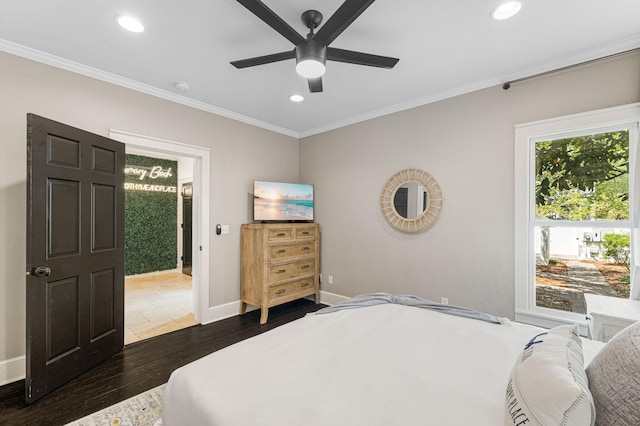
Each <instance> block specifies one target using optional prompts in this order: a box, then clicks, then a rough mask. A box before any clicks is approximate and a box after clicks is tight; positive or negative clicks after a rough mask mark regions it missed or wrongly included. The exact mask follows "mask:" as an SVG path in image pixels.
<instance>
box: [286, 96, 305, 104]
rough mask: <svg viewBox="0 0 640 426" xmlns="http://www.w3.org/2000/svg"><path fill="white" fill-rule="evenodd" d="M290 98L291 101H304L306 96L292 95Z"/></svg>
mask: <svg viewBox="0 0 640 426" xmlns="http://www.w3.org/2000/svg"><path fill="white" fill-rule="evenodd" d="M289 100H290V101H291V102H302V101H304V96H302V95H291V96H289Z"/></svg>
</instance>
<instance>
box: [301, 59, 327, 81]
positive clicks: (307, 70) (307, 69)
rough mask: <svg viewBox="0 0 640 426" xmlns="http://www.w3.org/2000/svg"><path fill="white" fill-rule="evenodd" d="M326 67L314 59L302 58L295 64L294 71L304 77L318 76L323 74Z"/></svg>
mask: <svg viewBox="0 0 640 426" xmlns="http://www.w3.org/2000/svg"><path fill="white" fill-rule="evenodd" d="M326 70H327V67H326V66H325V65H324V64H323V63H322V62H319V61H317V60H316V59H304V60H302V61H299V62H298V63H297V64H296V72H297V73H298V75H300V76H302V77H304V78H318V77H322V76H323V75H324V72H325V71H326Z"/></svg>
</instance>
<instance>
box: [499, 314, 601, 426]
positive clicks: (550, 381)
mask: <svg viewBox="0 0 640 426" xmlns="http://www.w3.org/2000/svg"><path fill="white" fill-rule="evenodd" d="M577 332H578V326H577V325H563V326H560V327H556V328H553V329H551V330H549V331H548V332H547V333H542V334H539V335H537V336H535V337H534V338H533V339H531V340H530V341H529V343H527V345H526V346H525V349H524V350H523V351H522V353H521V354H520V356H519V357H518V359H517V360H516V364H515V365H514V367H513V369H512V370H511V376H509V382H508V384H507V394H506V409H505V418H504V424H505V425H511V426H513V425H518V426H521V425H527V426H532V425H536V426H552V425H563V426H570V425H575V426H587V425H591V426H593V425H594V423H595V408H594V405H593V398H592V396H591V393H590V392H589V385H588V382H587V376H586V374H585V371H584V358H583V355H582V342H581V341H580V337H578V334H577Z"/></svg>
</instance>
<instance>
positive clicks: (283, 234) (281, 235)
mask: <svg viewBox="0 0 640 426" xmlns="http://www.w3.org/2000/svg"><path fill="white" fill-rule="evenodd" d="M285 235H287V234H285V233H284V232H278V233H277V234H276V237H284V236H285Z"/></svg>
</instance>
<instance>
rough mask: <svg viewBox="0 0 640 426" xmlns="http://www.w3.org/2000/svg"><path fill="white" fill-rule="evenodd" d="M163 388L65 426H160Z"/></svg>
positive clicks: (155, 389) (161, 386)
mask: <svg viewBox="0 0 640 426" xmlns="http://www.w3.org/2000/svg"><path fill="white" fill-rule="evenodd" d="M165 386H166V385H160V386H158V387H156V388H153V389H151V390H148V391H146V392H143V393H141V394H139V395H136V396H134V397H132V398H129V399H127V400H126V401H122V402H120V403H118V404H115V405H112V406H111V407H107V408H105V409H104V410H100V411H98V412H95V413H93V414H90V415H88V416H86V417H83V418H81V419H80V420H76V421H74V422H71V423H68V424H67V425H66V426H142V425H144V426H153V425H157V426H160V425H162V421H161V418H160V414H161V412H162V392H164V387H165Z"/></svg>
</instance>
